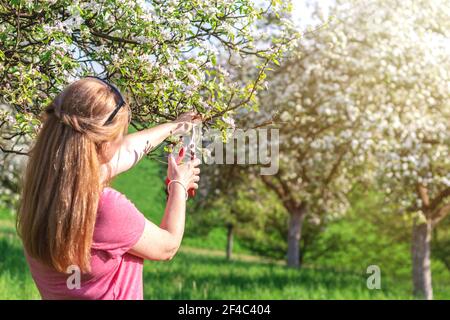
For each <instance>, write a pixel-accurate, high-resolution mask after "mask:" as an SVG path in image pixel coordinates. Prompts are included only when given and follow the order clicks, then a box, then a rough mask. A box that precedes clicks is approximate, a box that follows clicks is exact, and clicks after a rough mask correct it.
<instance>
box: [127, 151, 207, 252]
mask: <svg viewBox="0 0 450 320" xmlns="http://www.w3.org/2000/svg"><path fill="white" fill-rule="evenodd" d="M199 164H200V160H199V159H195V160H191V161H189V162H187V163H185V164H181V165H177V164H176V161H175V159H174V157H173V156H170V158H169V168H168V172H167V176H168V177H169V179H171V180H178V181H180V183H181V184H182V185H184V186H185V188H184V187H183V186H182V185H181V184H180V183H172V184H171V186H170V192H169V198H168V200H167V205H166V210H165V212H164V217H163V219H162V222H161V225H160V227H158V226H157V225H155V224H154V223H152V222H151V221H149V220H147V221H146V224H145V228H144V232H143V234H142V236H141V238H140V239H139V240H138V242H137V243H136V244H135V245H134V246H133V248H132V249H131V250H130V251H129V252H130V253H131V254H133V255H136V256H139V257H141V258H144V259H147V260H170V259H172V257H173V256H174V255H175V253H176V252H177V250H178V248H179V247H180V244H181V240H182V238H183V233H184V225H185V214H186V190H188V189H190V188H194V189H197V188H198V185H197V182H198V181H199V180H200V178H199V176H198V175H199V174H200V169H199V168H197V166H198V165H199Z"/></svg>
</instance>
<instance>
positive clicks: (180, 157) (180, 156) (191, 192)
mask: <svg viewBox="0 0 450 320" xmlns="http://www.w3.org/2000/svg"><path fill="white" fill-rule="evenodd" d="M184 153H185V148H184V147H183V148H181V149H180V151H179V152H178V159H177V164H180V163H181V161H182V160H183V158H184ZM193 159H194V153H192V154H191V160H193ZM169 182H170V179H169V178H168V177H166V186H167V185H168V184H169ZM187 192H188V196H189V197H190V198H192V197H194V196H195V189H194V188H190V189H189V190H188V191H187Z"/></svg>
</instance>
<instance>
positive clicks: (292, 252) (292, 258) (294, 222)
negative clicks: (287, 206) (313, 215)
mask: <svg viewBox="0 0 450 320" xmlns="http://www.w3.org/2000/svg"><path fill="white" fill-rule="evenodd" d="M304 218H305V210H304V209H303V208H300V209H298V210H293V211H292V212H290V217H289V230H288V252H287V265H288V267H294V268H298V267H300V239H301V236H302V226H303V220H304Z"/></svg>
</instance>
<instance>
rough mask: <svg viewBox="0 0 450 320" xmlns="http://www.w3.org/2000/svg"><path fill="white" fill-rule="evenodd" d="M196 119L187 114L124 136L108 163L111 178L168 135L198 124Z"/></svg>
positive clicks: (192, 114)
mask: <svg viewBox="0 0 450 320" xmlns="http://www.w3.org/2000/svg"><path fill="white" fill-rule="evenodd" d="M197 118H198V115H197V114H195V113H194V112H188V113H184V114H182V115H181V116H180V117H179V118H178V119H177V120H175V121H173V122H168V123H164V124H161V125H158V126H156V127H153V128H149V129H145V130H142V131H139V132H135V133H130V134H127V135H125V137H124V139H123V141H122V142H121V144H120V146H119V147H118V149H117V151H116V152H115V153H114V155H113V156H112V158H111V160H110V161H109V162H108V164H109V166H110V168H111V177H114V176H116V175H118V174H120V173H122V172H124V171H127V170H128V169H130V168H131V167H133V166H134V165H135V164H137V163H138V162H139V160H141V159H142V158H143V157H144V155H146V154H147V153H149V152H150V151H151V150H153V149H154V148H155V147H156V146H158V145H159V144H160V143H161V142H163V141H164V140H165V139H166V138H167V137H169V136H170V135H176V134H184V133H186V132H188V131H189V130H190V129H191V128H192V125H193V124H195V123H199V122H200V120H199V119H197ZM106 173H107V170H106V166H103V167H102V175H103V176H104V177H106Z"/></svg>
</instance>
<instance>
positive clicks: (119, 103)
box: [85, 76, 131, 126]
mask: <svg viewBox="0 0 450 320" xmlns="http://www.w3.org/2000/svg"><path fill="white" fill-rule="evenodd" d="M85 78H94V79H97V80H100V81H101V82H103V83H104V84H106V85H107V86H108V87H109V88H110V89H111V90H112V91H113V92H114V93H115V94H116V95H117V96H118V97H119V102H118V103H117V105H116V106H115V107H114V111H113V112H112V113H111V115H110V116H109V117H108V119H106V121H105V123H104V124H103V125H104V126H106V125H108V124H110V123H111V122H112V121H113V119H114V117H115V116H116V114H117V112H119V110H120V108H122V107H123V106H124V105H125V99H124V98H123V96H122V94H121V93H120V91H119V89H118V88H117V87H116V86H115V85H113V84H111V83H109V82H108V81H106V80H104V79H102V78H99V77H96V76H87V77H85ZM130 116H131V114H129V115H128V118H130ZM128 120H131V119H128Z"/></svg>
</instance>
